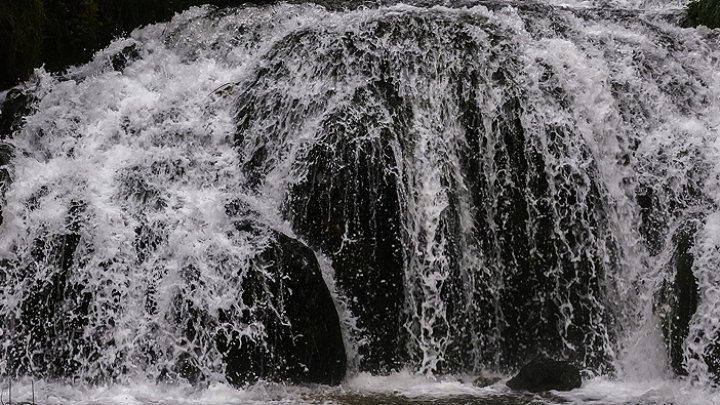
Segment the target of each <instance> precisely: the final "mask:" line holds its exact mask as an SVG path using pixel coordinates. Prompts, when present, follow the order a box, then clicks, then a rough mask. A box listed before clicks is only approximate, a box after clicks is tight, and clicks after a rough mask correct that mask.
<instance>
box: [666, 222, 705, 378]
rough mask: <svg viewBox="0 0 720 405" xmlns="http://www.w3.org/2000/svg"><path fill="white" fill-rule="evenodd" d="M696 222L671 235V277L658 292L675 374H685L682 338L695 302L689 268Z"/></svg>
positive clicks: (688, 223) (693, 311)
mask: <svg viewBox="0 0 720 405" xmlns="http://www.w3.org/2000/svg"><path fill="white" fill-rule="evenodd" d="M696 230H697V225H696V223H695V221H689V222H687V223H686V224H685V225H684V226H682V227H680V229H679V230H678V231H677V232H676V233H675V235H674V236H673V244H674V247H675V249H674V252H673V256H672V259H671V260H670V263H669V264H668V267H669V274H670V277H669V278H668V280H666V282H665V283H664V284H663V288H662V290H661V293H660V305H659V314H660V319H661V321H662V331H663V336H664V337H665V347H666V350H667V353H668V357H669V358H670V366H671V367H672V370H673V372H675V374H678V375H686V374H687V370H685V366H684V365H683V342H685V339H686V338H687V336H688V332H689V326H690V320H691V319H692V317H693V315H694V314H695V311H696V310H697V306H698V284H697V280H696V278H695V275H694V274H693V272H692V268H693V262H694V258H693V254H692V251H691V249H692V247H693V244H694V239H695V233H696Z"/></svg>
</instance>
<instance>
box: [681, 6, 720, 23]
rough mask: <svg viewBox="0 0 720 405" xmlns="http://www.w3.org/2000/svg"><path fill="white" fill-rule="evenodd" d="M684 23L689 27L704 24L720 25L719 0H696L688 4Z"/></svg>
mask: <svg viewBox="0 0 720 405" xmlns="http://www.w3.org/2000/svg"><path fill="white" fill-rule="evenodd" d="M685 24H686V25H688V26H691V27H696V26H698V25H704V26H706V27H708V28H718V27H720V0H698V1H692V2H690V3H689V4H688V8H687V20H686V21H685Z"/></svg>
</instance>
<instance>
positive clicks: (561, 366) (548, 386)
mask: <svg viewBox="0 0 720 405" xmlns="http://www.w3.org/2000/svg"><path fill="white" fill-rule="evenodd" d="M506 384H507V386H508V387H510V388H512V389H514V390H524V391H530V392H541V391H549V390H556V391H570V390H572V389H575V388H580V385H582V378H581V377H580V369H578V368H577V367H575V366H574V365H572V364H571V363H569V362H567V361H562V360H553V359H550V358H547V357H537V358H535V359H534V360H532V361H531V362H530V363H528V364H526V365H525V366H524V367H523V368H521V369H520V371H519V372H518V374H517V375H516V376H515V377H513V378H511V379H510V380H509V381H508V382H507V383H506Z"/></svg>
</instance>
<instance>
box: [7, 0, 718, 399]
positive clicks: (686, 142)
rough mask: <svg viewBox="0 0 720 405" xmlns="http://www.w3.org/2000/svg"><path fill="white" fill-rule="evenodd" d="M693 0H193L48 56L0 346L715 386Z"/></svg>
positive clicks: (128, 370)
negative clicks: (227, 4) (686, 8)
mask: <svg viewBox="0 0 720 405" xmlns="http://www.w3.org/2000/svg"><path fill="white" fill-rule="evenodd" d="M677 6H679V4H668V3H665V2H662V3H661V2H653V1H637V2H620V1H598V2H577V3H575V2H571V3H570V4H567V2H556V1H549V2H506V1H473V2H456V3H443V5H435V4H425V3H423V2H418V3H414V4H412V5H408V4H385V5H379V4H375V5H370V6H357V7H355V6H353V7H348V8H345V5H344V4H340V5H334V4H331V5H326V6H322V5H316V4H285V3H282V4H278V5H275V6H266V7H251V6H247V7H240V8H229V9H222V10H217V9H214V8H211V7H202V8H193V9H190V10H188V11H186V12H184V13H181V14H178V15H177V16H175V18H173V19H172V21H170V22H168V23H162V24H157V25H151V26H148V27H144V28H140V29H137V30H135V31H134V32H133V33H132V35H131V36H130V37H129V38H125V39H118V40H117V41H115V42H114V43H112V44H111V45H110V46H108V47H107V48H106V49H104V50H102V51H100V52H98V53H97V54H96V55H95V56H94V58H93V59H92V61H90V62H89V63H87V64H85V65H82V66H77V67H73V68H70V69H69V70H68V71H67V72H65V73H64V74H60V75H58V74H50V73H47V72H45V71H44V70H43V69H39V70H37V71H36V72H35V75H34V77H33V78H32V79H31V80H30V81H28V82H26V83H24V84H22V85H20V86H19V87H18V88H16V89H14V90H11V91H10V92H6V93H5V94H3V95H2V96H1V97H0V98H2V99H5V103H4V105H5V106H10V105H11V104H12V103H13V102H14V100H15V101H16V100H20V101H21V104H22V108H20V109H19V110H18V109H13V108H11V107H6V108H3V112H2V116H1V117H2V121H3V122H9V123H10V124H8V125H6V127H7V128H6V129H3V131H5V132H4V133H2V135H3V141H2V144H1V145H0V163H1V164H2V166H0V170H1V171H0V173H2V176H0V181H1V182H0V185H1V187H0V191H1V193H0V194H1V195H2V198H1V199H0V204H1V206H2V225H1V226H0V320H2V328H1V329H2V330H0V341H2V343H3V344H2V352H1V353H0V369H2V370H6V372H5V373H6V375H12V376H18V375H33V376H36V377H44V378H56V377H60V378H79V379H80V380H83V381H89V382H100V381H137V380H138V379H150V380H166V381H191V382H198V381H205V382H217V381H230V382H232V383H236V384H243V383H246V382H248V381H254V380H255V379H257V378H269V379H279V380H284V379H286V378H287V379H289V380H291V381H300V382H305V381H314V382H327V383H333V382H335V383H336V382H337V378H341V377H342V375H344V373H345V371H346V370H345V364H346V361H347V362H348V363H347V364H348V366H347V368H348V370H347V371H348V372H350V373H351V374H352V373H357V372H365V371H367V372H370V373H374V374H385V373H390V372H396V371H398V370H402V369H410V370H412V371H413V372H416V373H419V374H424V375H432V376H439V375H445V374H452V373H470V374H477V373H481V372H483V371H484V370H493V371H497V372H502V373H507V372H511V371H513V370H516V369H517V368H518V367H520V366H522V365H523V364H524V363H526V362H527V361H528V360H530V359H531V358H533V357H534V356H536V355H539V354H547V355H551V356H554V357H558V358H563V359H567V360H570V361H573V362H575V363H577V364H579V365H581V367H582V368H583V369H584V370H585V373H586V375H588V376H593V375H610V376H615V377H618V378H623V379H633V378H640V379H642V378H650V377H653V376H660V377H662V378H668V377H669V376H670V375H671V374H672V373H674V374H677V375H680V376H683V378H687V379H688V380H689V381H692V382H694V383H697V384H699V385H702V386H710V385H711V384H717V383H720V323H719V322H718V319H720V273H718V271H717V268H718V265H720V253H719V252H720V240H719V239H718V238H719V237H720V236H719V235H720V233H719V230H720V211H718V204H720V167H718V164H719V163H718V162H720V153H719V150H718V147H720V145H719V144H718V131H719V128H720V62H718V55H720V53H719V51H718V40H717V34H716V33H714V32H712V31H709V30H700V29H684V28H680V27H679V26H678V25H677V23H676V20H677V15H678V14H677V13H676V12H675V11H676V7H677ZM8 120H9V121H8ZM320 281H322V282H320ZM315 300H316V301H315ZM319 308H320V309H319ZM303 325H308V326H303ZM298 328H300V329H298ZM316 339H320V340H316ZM322 339H326V340H322ZM318 346H320V348H319V347H318ZM323 348H324V349H325V350H323ZM311 352H312V353H311ZM330 353H331V354H330ZM318 356H320V357H318ZM329 357H331V362H330V363H328V361H329V360H327V359H328V358H329ZM327 364H332V366H327ZM318 370H324V371H318ZM328 370H334V371H328ZM333 373H334V374H333ZM685 376H686V377H685Z"/></svg>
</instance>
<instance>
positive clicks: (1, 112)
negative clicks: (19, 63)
mask: <svg viewBox="0 0 720 405" xmlns="http://www.w3.org/2000/svg"><path fill="white" fill-rule="evenodd" d="M35 101H36V100H35V97H34V96H32V95H31V94H30V93H29V92H27V91H25V90H23V89H21V88H19V87H15V88H13V89H10V90H9V91H8V93H7V94H6V95H5V100H3V102H2V105H1V106H0V140H3V139H5V138H7V137H10V136H12V134H13V133H14V132H15V131H17V130H19V129H20V128H22V125H23V118H24V117H25V116H27V115H29V114H30V113H31V112H32V108H33V104H34V103H35Z"/></svg>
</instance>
